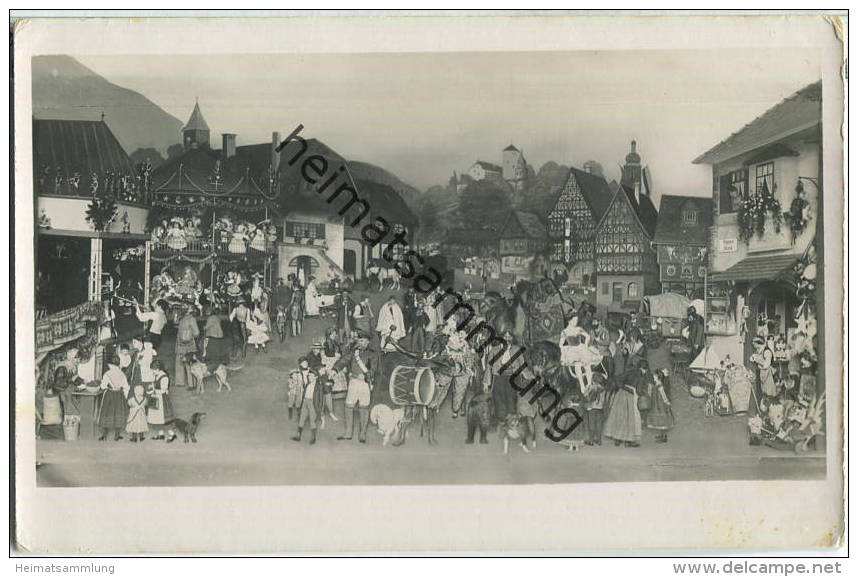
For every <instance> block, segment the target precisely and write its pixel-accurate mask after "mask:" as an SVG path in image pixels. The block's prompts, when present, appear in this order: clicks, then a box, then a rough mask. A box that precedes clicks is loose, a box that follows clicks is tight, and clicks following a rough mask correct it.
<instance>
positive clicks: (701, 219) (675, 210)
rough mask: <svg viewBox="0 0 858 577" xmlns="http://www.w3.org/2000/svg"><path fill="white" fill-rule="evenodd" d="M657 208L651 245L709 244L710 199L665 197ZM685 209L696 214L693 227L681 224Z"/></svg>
mask: <svg viewBox="0 0 858 577" xmlns="http://www.w3.org/2000/svg"><path fill="white" fill-rule="evenodd" d="M658 208H659V210H658V224H657V225H656V228H655V238H653V240H652V242H653V244H676V243H682V244H690V245H700V246H707V245H708V244H709V227H710V226H712V199H711V198H704V197H699V196H672V195H665V196H662V197H661V204H660V205H659V207H658ZM686 209H691V210H695V211H696V212H697V223H696V224H695V225H694V226H686V225H685V224H684V222H683V218H682V213H683V212H684V211H685V210H686Z"/></svg>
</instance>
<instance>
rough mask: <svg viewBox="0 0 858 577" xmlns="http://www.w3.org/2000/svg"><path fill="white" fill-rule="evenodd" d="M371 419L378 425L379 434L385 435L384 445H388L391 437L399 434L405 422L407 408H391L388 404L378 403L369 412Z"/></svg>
mask: <svg viewBox="0 0 858 577" xmlns="http://www.w3.org/2000/svg"><path fill="white" fill-rule="evenodd" d="M369 420H370V422H372V424H373V425H375V426H376V427H378V434H379V435H383V436H384V441H382V443H381V444H382V445H387V443H388V442H390V438H391V437H392V436H393V435H395V434H398V433H399V431H400V429H401V428H402V425H403V424H404V423H405V409H403V408H402V407H400V408H398V409H391V408H390V407H388V406H387V405H376V406H374V407H373V408H372V411H371V412H370V414H369Z"/></svg>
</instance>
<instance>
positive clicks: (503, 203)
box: [459, 180, 511, 228]
mask: <svg viewBox="0 0 858 577" xmlns="http://www.w3.org/2000/svg"><path fill="white" fill-rule="evenodd" d="M510 208H511V203H510V199H509V195H508V194H507V192H506V191H504V190H503V189H501V188H499V187H498V186H497V185H496V184H495V183H493V182H490V181H487V180H479V181H474V182H472V183H470V184H469V185H468V187H467V188H466V189H465V190H464V191H463V192H462V198H461V200H460V201H459V215H460V216H461V218H462V221H463V222H464V223H465V226H468V227H470V228H492V227H494V228H497V227H499V226H501V225H502V224H503V220H504V219H505V218H506V216H507V214H508V213H509V210H510Z"/></svg>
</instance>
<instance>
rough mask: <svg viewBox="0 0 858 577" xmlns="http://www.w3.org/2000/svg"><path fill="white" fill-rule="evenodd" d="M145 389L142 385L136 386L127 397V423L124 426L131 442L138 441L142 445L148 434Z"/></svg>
mask: <svg viewBox="0 0 858 577" xmlns="http://www.w3.org/2000/svg"><path fill="white" fill-rule="evenodd" d="M146 401H147V397H146V389H145V387H143V385H136V386H135V387H134V389H133V390H132V391H131V394H130V395H129V396H128V421H127V422H126V424H125V432H127V433H130V434H131V442H132V443H136V442H137V441H138V439H139V440H140V442H141V443H142V442H143V441H145V440H146V433H148V432H149V423H148V421H147V420H146Z"/></svg>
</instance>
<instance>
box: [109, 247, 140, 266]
mask: <svg viewBox="0 0 858 577" xmlns="http://www.w3.org/2000/svg"><path fill="white" fill-rule="evenodd" d="M145 255H146V246H145V245H142V244H141V245H139V246H132V247H128V248H118V249H116V250H114V251H113V260H118V261H121V262H126V261H131V262H142V261H143V257H144V256H145Z"/></svg>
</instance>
